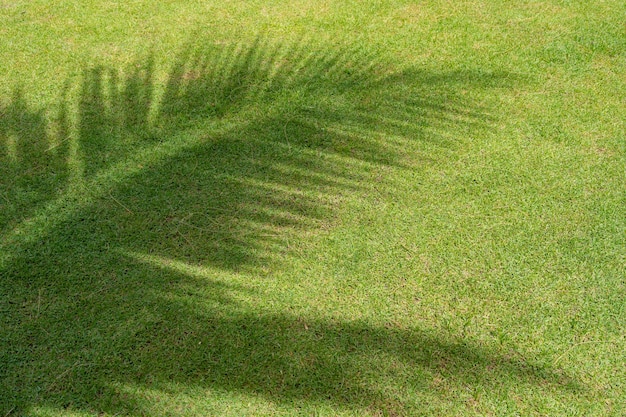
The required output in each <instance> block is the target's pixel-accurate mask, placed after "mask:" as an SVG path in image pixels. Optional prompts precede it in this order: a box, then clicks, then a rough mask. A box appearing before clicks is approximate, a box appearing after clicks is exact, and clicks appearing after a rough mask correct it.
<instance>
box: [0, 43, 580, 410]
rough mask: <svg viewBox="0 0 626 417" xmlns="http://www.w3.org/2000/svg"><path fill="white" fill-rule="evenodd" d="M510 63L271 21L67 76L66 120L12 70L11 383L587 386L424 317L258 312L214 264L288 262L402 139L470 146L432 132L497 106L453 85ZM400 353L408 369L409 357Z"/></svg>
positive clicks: (53, 397)
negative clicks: (426, 54) (248, 36)
mask: <svg viewBox="0 0 626 417" xmlns="http://www.w3.org/2000/svg"><path fill="white" fill-rule="evenodd" d="M499 78H500V76H498V75H496V76H493V75H492V76H490V77H485V79H483V78H481V77H480V76H476V75H475V74H474V75H472V74H460V73H453V74H447V75H446V74H435V75H432V74H427V73H424V72H420V71H414V70H411V71H404V72H400V73H395V74H391V75H389V74H387V72H386V68H385V67H384V66H381V65H380V64H378V63H377V62H376V60H375V59H374V58H373V57H371V56H368V55H367V54H366V53H364V52H360V51H358V50H352V49H349V48H347V49H338V50H335V49H329V50H326V51H313V52H312V51H310V50H309V48H308V46H307V45H306V44H294V45H291V46H286V47H275V46H272V45H271V43H269V42H268V41H266V40H263V39H257V40H256V41H254V42H252V43H250V44H248V45H233V46H226V47H223V48H217V47H215V46H212V45H208V46H207V45H200V46H197V45H196V46H190V47H188V48H185V49H184V50H183V52H182V53H181V54H180V55H179V57H178V59H177V60H176V62H175V64H174V66H173V67H172V69H171V70H170V71H169V73H168V75H167V79H166V81H165V83H164V86H163V89H162V92H161V93H158V92H157V90H158V88H157V87H158V85H157V84H158V83H157V82H156V81H155V65H154V62H153V60H152V59H151V58H148V59H146V60H145V62H143V63H140V64H137V65H135V66H133V67H132V69H131V70H130V71H128V72H127V73H126V74H125V75H124V74H120V72H119V71H117V70H114V69H110V68H104V67H93V68H88V69H86V70H85V71H84V74H83V78H82V83H81V85H80V88H79V93H78V96H77V97H76V98H74V100H75V101H74V103H75V104H76V106H75V107H76V108H77V110H76V113H75V115H74V116H72V114H71V113H72V110H71V108H72V106H71V102H70V98H68V97H67V96H66V95H65V93H64V95H63V96H62V98H61V100H60V103H61V104H60V106H59V108H58V110H57V116H56V118H55V120H54V128H52V127H51V126H46V123H47V122H46V119H45V117H44V113H45V112H43V111H41V110H32V109H30V108H29V107H28V105H27V104H26V102H25V100H24V99H23V95H22V93H21V92H20V90H19V89H16V93H15V94H14V96H13V98H12V99H11V100H10V102H9V104H8V105H6V106H3V107H2V113H1V114H2V116H1V117H0V128H1V130H0V136H1V137H2V139H3V145H4V146H3V150H4V154H3V155H2V158H3V162H6V164H3V170H6V172H2V174H3V177H5V178H6V177H7V176H8V177H11V178H15V179H16V181H15V182H12V181H3V182H2V185H3V189H2V192H3V198H4V200H5V201H7V202H8V203H10V205H11V207H13V209H12V210H10V211H8V213H9V215H7V216H6V218H5V219H4V220H3V223H2V227H3V229H2V232H3V236H2V239H3V240H2V245H1V246H0V248H2V250H3V251H6V252H5V254H4V255H3V256H4V257H3V258H2V260H3V262H0V272H1V273H2V276H3V280H2V283H1V284H0V285H2V288H3V294H7V295H6V296H3V297H2V304H1V305H0V309H1V310H2V311H3V314H5V313H4V312H6V315H5V320H4V321H3V324H2V326H3V331H4V329H6V333H5V334H7V335H8V336H7V337H6V338H4V339H3V342H2V343H3V345H4V347H3V349H2V350H1V351H2V352H3V356H2V357H1V358H0V359H1V362H2V363H1V365H2V367H1V368H2V374H1V375H2V378H3V380H4V381H3V383H4V385H5V386H8V387H9V389H8V390H7V391H5V394H3V396H2V397H0V399H1V401H0V404H1V405H2V406H3V407H6V409H7V410H9V412H12V411H15V412H18V411H25V412H26V411H27V410H29V409H31V408H32V407H36V406H46V407H53V408H54V407H59V408H68V409H72V408H73V409H79V410H82V411H85V412H90V411H94V412H107V413H111V414H115V413H139V414H146V413H149V410H150V407H149V404H147V401H146V400H142V399H141V398H140V397H132V396H129V395H128V394H127V393H125V392H124V387H139V389H140V390H141V389H142V388H145V389H163V390H167V389H171V388H168V387H170V386H171V385H170V384H172V383H176V384H179V385H178V386H182V387H184V388H182V390H183V391H184V390H193V389H197V388H198V389H222V390H228V391H233V392H243V393H248V394H250V393H251V394H255V395H259V396H262V397H264V398H267V399H270V400H273V401H277V402H285V403H288V402H293V401H295V402H296V403H306V402H313V403H319V402H328V403H330V404H332V405H333V406H334V407H343V408H347V409H360V410H370V411H371V412H385V413H388V414H392V415H393V414H397V415H399V414H407V413H411V410H413V411H415V408H414V407H417V405H415V404H411V403H410V402H408V401H407V400H404V399H403V397H402V396H398V395H395V394H393V393H389V392H388V391H386V390H385V389H383V388H381V387H380V386H377V385H376V384H374V383H373V382H372V381H374V380H375V379H376V377H377V375H378V376H381V377H384V378H385V381H387V382H388V383H391V384H396V385H398V386H400V387H403V389H405V390H409V391H410V390H434V389H433V388H432V387H431V386H430V385H429V384H428V383H427V381H429V379H432V377H433V375H434V374H437V373H440V374H443V375H444V376H445V377H447V378H449V379H450V380H451V381H452V382H451V384H452V385H454V386H459V387H460V386H463V385H474V386H483V387H487V388H490V387H491V388H492V387H494V386H495V385H496V384H497V383H498V381H501V380H506V379H517V380H520V381H522V383H525V384H530V385H538V384H545V383H548V384H552V385H554V386H558V387H561V388H563V387H565V388H567V387H571V386H572V385H575V384H574V383H572V381H568V379H567V377H566V376H563V375H561V374H560V373H559V372H558V371H555V370H551V369H546V368H545V367H543V368H542V367H538V366H535V365H532V364H529V363H528V362H527V361H525V360H523V359H511V358H508V357H505V356H502V355H500V354H498V353H496V351H495V350H494V349H490V348H485V347H480V346H477V345H474V344H472V343H471V342H467V341H462V340H454V339H451V340H441V339H440V338H437V337H434V336H432V335H429V334H428V333H427V332H425V331H420V330H419V329H396V328H378V327H376V326H372V325H370V324H368V323H365V322H344V321H332V320H325V319H319V318H317V319H308V318H306V317H297V316H293V315H289V314H286V313H285V314H276V313H268V312H265V313H263V312H261V311H255V313H254V314H253V313H251V312H250V309H249V308H246V306H244V305H241V304H240V303H238V302H236V301H235V298H236V297H233V294H236V293H242V292H246V291H249V290H248V289H247V288H241V287H236V286H233V285H232V284H227V283H224V282H217V281H215V280H212V279H210V278H207V275H206V274H207V272H202V271H205V270H206V268H209V269H210V268H217V269H220V270H224V271H235V272H237V271H246V272H248V273H260V272H261V271H263V270H264V268H265V267H266V266H267V265H268V264H269V263H277V262H280V258H281V256H283V253H284V252H285V245H284V241H285V237H289V236H292V237H295V238H297V236H299V234H300V233H303V231H307V230H316V229H318V228H320V227H321V225H322V224H323V223H324V222H326V221H328V219H331V218H332V216H333V215H334V214H333V213H334V205H333V204H334V201H335V200H336V198H337V196H340V195H341V194H342V193H348V192H353V191H355V190H358V189H359V187H361V185H360V184H361V182H362V181H363V179H364V178H368V175H370V173H371V171H372V170H375V169H376V167H381V166H401V165H402V164H403V151H404V148H403V143H404V144H405V145H406V141H410V140H416V139H417V140H421V141H424V143H426V142H428V141H431V142H433V143H434V144H435V146H453V144H450V143H449V140H448V139H446V138H445V135H440V136H438V135H437V131H438V130H445V128H446V126H450V125H451V124H459V123H463V124H467V125H472V124H484V123H489V118H488V116H487V115H486V114H485V113H484V112H483V111H482V110H481V109H480V108H478V107H473V106H472V105H470V104H469V103H465V102H463V101H461V100H458V99H454V97H455V96H454V94H453V92H451V91H449V85H452V88H453V89H454V88H457V84H458V83H466V84H470V85H471V84H472V83H474V84H480V83H483V82H485V83H487V84H493V83H498V82H499V81H498V79H499ZM502 78H503V79H507V77H502ZM415 83H422V84H420V87H421V89H422V90H421V92H419V93H418V94H416V93H415V92H414V91H415V89H413V90H410V91H413V93H412V94H410V95H409V96H406V95H405V94H406V91H407V89H406V88H402V87H406V86H414V84H415ZM398 86H399V87H400V88H399V87H398ZM373 91H374V92H376V93H377V94H379V95H380V99H379V100H378V101H377V103H375V104H371V103H368V102H367V100H366V99H368V98H369V97H371V96H372V92H373ZM389 91H392V93H389ZM394 91H396V92H395V93H393V92H394ZM444 93H445V94H444ZM451 97H452V98H451ZM259 109H261V110H262V111H261V112H259ZM73 118H74V119H75V121H72V120H73ZM393 138H395V139H393ZM403 141H405V142H403ZM51 150H53V151H51ZM40 177H42V178H44V180H41V181H40V180H37V178H40ZM24 190H27V191H29V192H27V193H25V192H24ZM18 195H28V196H30V197H28V198H22V200H19V199H18V198H17V196H18ZM85 196H86V197H85ZM173 196H174V197H175V198H173ZM18 200H19V202H16V201H18ZM77 265H78V266H77ZM175 265H179V266H180V265H182V266H181V267H176V268H174V267H173V266H175ZM195 270H199V271H201V272H199V273H197V274H196V273H194V272H193V271H195ZM5 289H6V291H5ZM35 299H36V300H37V301H36V302H35V301H34V300H35ZM96 300H97V302H96ZM70 317H71V320H69V318H70ZM389 357H391V358H393V362H394V363H400V364H402V366H403V367H408V368H410V369H413V371H412V372H409V373H405V374H403V375H402V376H401V377H394V376H393V370H392V369H390V368H388V367H386V365H385V363H386V362H385V361H384V360H383V359H382V358H389ZM25 375H27V377H24V376H25ZM435 392H436V390H435ZM412 407H413V408H412ZM11 410H12V411H11Z"/></svg>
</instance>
